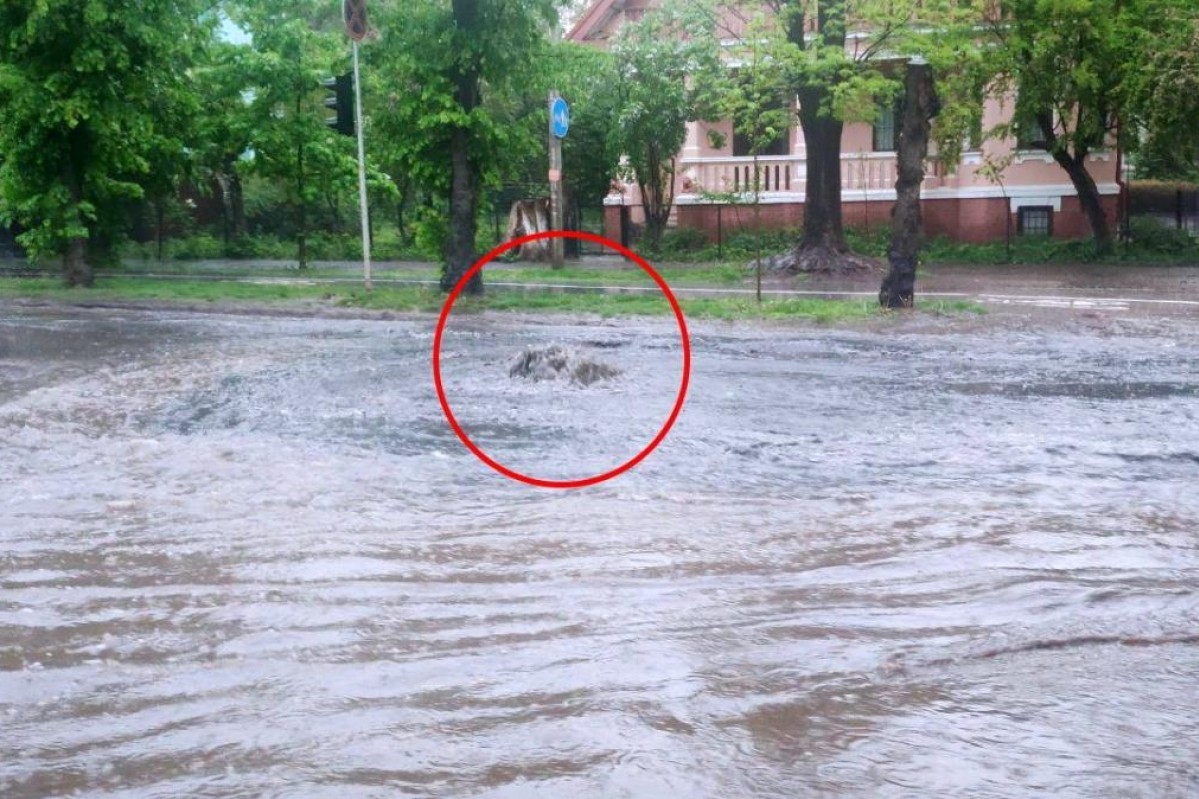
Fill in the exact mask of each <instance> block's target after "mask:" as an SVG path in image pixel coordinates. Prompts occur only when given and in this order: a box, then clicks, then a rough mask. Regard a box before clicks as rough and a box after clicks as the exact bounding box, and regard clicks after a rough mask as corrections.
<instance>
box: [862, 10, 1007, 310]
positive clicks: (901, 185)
mask: <svg viewBox="0 0 1199 799" xmlns="http://www.w3.org/2000/svg"><path fill="white" fill-rule="evenodd" d="M984 13H985V6H983V5H982V4H981V3H972V2H967V1H961V0H959V1H958V2H946V3H938V2H932V1H931V0H930V1H929V2H925V3H923V4H921V6H920V7H919V8H918V9H914V10H913V11H912V14H913V16H912V18H911V19H910V21H909V22H908V23H907V28H908V31H907V32H906V33H905V34H904V35H903V36H902V38H901V40H900V41H897V45H898V46H899V47H901V48H902V50H901V52H906V54H907V59H906V62H905V63H904V64H903V66H902V67H901V69H902V75H903V90H902V92H901V93H900V95H899V98H898V100H899V101H898V104H897V110H896V118H897V131H896V166H897V169H896V173H897V174H896V181H895V195H896V201H895V205H894V207H893V208H892V211H891V242H890V247H889V249H888V252H887V260H888V264H889V269H888V272H887V274H886V276H885V277H884V278H883V283H882V286H881V288H880V289H879V304H880V305H882V306H883V307H884V308H911V307H913V306H914V304H915V301H916V266H917V264H918V262H919V254H920V247H921V246H922V244H923V240H924V224H923V218H922V214H921V209H920V191H921V187H922V185H923V183H924V177H925V164H926V161H927V160H928V157H929V139H930V136H931V135H932V134H933V132H934V130H933V121H934V119H935V120H936V128H935V134H936V143H937V158H938V160H939V161H940V164H941V167H942V169H944V170H945V171H946V172H952V171H953V170H955V169H956V168H957V166H958V163H959V162H960V160H961V151H962V146H963V143H964V142H966V141H970V140H973V141H980V140H981V137H982V134H981V131H982V108H983V96H984V92H985V84H986V80H987V77H986V71H985V69H983V63H984V62H985V53H984V51H983V49H982V48H981V47H980V46H979V41H978V33H977V31H978V30H979V27H980V25H981V23H982V22H983V20H984Z"/></svg>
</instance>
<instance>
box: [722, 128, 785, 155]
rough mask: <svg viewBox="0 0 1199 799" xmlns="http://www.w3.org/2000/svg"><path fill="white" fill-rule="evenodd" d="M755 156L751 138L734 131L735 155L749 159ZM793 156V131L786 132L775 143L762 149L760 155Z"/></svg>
mask: <svg viewBox="0 0 1199 799" xmlns="http://www.w3.org/2000/svg"><path fill="white" fill-rule="evenodd" d="M753 154H754V150H753V147H752V146H751V141H750V137H749V136H746V135H745V134H744V133H739V132H737V131H733V155H735V156H742V157H748V156H751V155H753ZM790 154H791V131H790V130H784V131H783V132H782V133H780V134H779V135H778V136H777V137H776V138H775V139H774V141H772V142H770V144H767V145H766V146H765V147H763V148H762V151H761V152H759V153H758V155H790Z"/></svg>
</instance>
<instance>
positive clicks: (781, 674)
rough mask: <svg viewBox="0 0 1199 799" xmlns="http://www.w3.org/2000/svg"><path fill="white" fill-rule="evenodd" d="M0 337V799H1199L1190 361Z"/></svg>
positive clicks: (659, 326) (979, 333) (1198, 497)
mask: <svg viewBox="0 0 1199 799" xmlns="http://www.w3.org/2000/svg"><path fill="white" fill-rule="evenodd" d="M0 310H2V312H0V796H3V797H6V799H24V798H25V797H50V796H71V795H85V796H104V797H110V796H111V797H159V796H162V797H174V796H213V797H226V796H227V797H234V796H245V797H259V796H278V797H324V796H330V797H333V796H335V797H338V799H347V798H348V797H368V796H369V797H392V796H429V797H467V796H469V797H493V798H495V799H499V798H501V797H502V798H504V799H511V798H513V797H522V798H523V797H562V796H572V797H580V799H581V798H583V797H647V798H656V797H667V796H680V797H777V798H778V799H782V798H783V797H863V798H865V797H917V796H919V797H925V796H928V797H947V796H963V797H967V796H968V797H1013V798H1015V797H1029V796H1055V797H1194V796H1199V766H1197V765H1196V764H1197V763H1199V711H1197V710H1196V709H1195V703H1194V702H1193V701H1192V699H1191V697H1193V696H1194V695H1195V693H1196V690H1197V688H1199V493H1197V492H1196V490H1195V487H1196V486H1197V485H1199V335H1197V334H1199V322H1197V321H1196V320H1195V319H1193V318H1188V317H1174V318H1161V319H1147V318H1145V317H1144V315H1140V316H1133V317H1129V318H1124V317H1121V316H1119V315H1117V314H1113V313H1106V312H1105V313H1100V314H1098V315H1077V316H1074V317H1071V319H1072V321H1070V322H1069V323H1058V324H1052V325H1047V324H1044V320H1043V319H1042V318H1040V317H1036V316H1021V315H1014V314H1013V315H1010V316H1007V317H1004V318H1003V319H1002V320H995V319H984V320H976V321H972V322H968V323H967V322H962V323H958V322H954V321H948V322H943V323H942V322H931V323H920V324H912V325H906V324H900V325H883V326H878V327H872V328H871V329H858V330H830V329H820V328H809V327H801V326H781V325H744V324H742V325H725V324H697V325H693V326H692V333H693V342H692V343H693V348H694V352H693V355H694V372H693V375H692V385H691V391H690V394H689V397H688V399H687V404H686V406H685V409H684V412H683V414H682V416H681V417H680V419H679V421H678V424H677V425H676V427H675V429H674V431H673V432H672V433H671V435H670V436H669V437H668V438H667V439H666V440H665V442H664V443H663V444H662V446H661V447H660V448H659V449H658V450H657V451H656V452H654V453H653V454H652V455H651V456H650V457H649V458H647V459H646V460H645V461H644V463H642V464H641V465H640V466H639V467H638V468H636V469H635V470H634V471H632V472H631V473H629V474H627V475H624V476H622V477H620V478H618V479H616V480H614V481H611V482H608V483H605V484H603V485H600V486H596V487H593V488H589V489H584V490H579V491H566V492H563V491H547V490H544V489H534V488H530V487H527V486H523V485H520V484H517V483H515V482H513V481H511V480H508V479H507V478H504V477H501V476H500V475H497V474H495V473H494V472H492V471H490V470H489V469H488V468H487V467H485V466H484V465H483V464H481V463H480V462H479V461H478V460H476V459H475V458H474V456H472V455H471V454H470V453H469V452H467V451H466V449H465V448H464V447H463V446H462V444H461V443H460V442H458V440H457V439H456V438H455V437H454V435H453V433H452V432H451V431H450V430H449V428H448V426H447V425H446V423H445V421H444V418H443V416H442V413H441V410H440V407H439V405H438V402H437V399H436V396H435V394H434V391H433V386H432V382H431V377H430V347H431V343H432V335H433V324H432V320H431V319H428V318H415V319H410V320H390V321H377V320H375V321H372V320H355V319H303V318H295V319H286V318H256V317H250V316H246V317H234V316H217V315H202V314H188V313H181V312H168V311H159V312H137V311H113V310H106V311H105V310H80V309H63V308H40V309H39V308H18V307H16V306H4V307H3V308H2V309H0ZM555 343H556V344H562V345H565V346H567V347H569V348H571V350H572V351H574V352H576V353H580V354H582V355H585V356H586V357H588V358H592V359H594V360H595V361H596V362H599V363H603V364H606V365H610V366H611V367H613V368H614V369H618V370H619V371H620V374H619V375H618V376H616V377H614V378H613V379H610V380H604V381H601V382H598V383H595V384H592V385H590V386H587V387H581V386H579V385H572V384H570V383H569V382H555V381H540V382H530V381H522V380H517V379H513V377H511V376H510V375H509V369H510V366H511V364H512V362H513V359H514V358H515V357H516V356H517V355H518V354H519V353H520V352H521V351H523V349H524V348H526V347H530V346H541V345H546V344H555ZM444 355H445V358H444V362H443V369H444V375H445V380H446V385H447V389H448V391H449V398H450V402H451V405H452V406H453V409H454V412H455V414H456V416H457V417H458V418H459V419H460V420H461V421H462V422H463V424H464V426H465V427H466V429H467V431H468V432H469V434H470V435H471V436H472V438H473V439H474V440H475V441H476V443H478V444H480V446H483V447H484V448H485V449H486V450H487V451H488V452H489V453H490V454H492V455H493V456H494V457H496V458H497V459H498V460H500V461H501V462H503V463H505V464H507V465H509V466H511V467H513V468H517V469H520V470H524V471H526V472H529V473H533V474H536V475H538V476H543V477H547V478H573V477H578V476H580V475H584V474H588V473H591V472H594V471H598V470H603V469H605V468H610V467H611V466H613V465H615V464H616V463H617V462H619V461H621V460H623V459H626V458H628V457H630V456H631V455H633V454H635V453H636V452H637V451H638V450H639V449H640V448H641V447H642V446H643V445H644V443H645V442H646V441H648V439H649V438H650V437H652V435H653V434H654V432H655V431H656V430H657V429H658V427H659V426H660V425H661V423H662V421H663V420H664V418H665V416H666V414H667V413H668V411H669V408H670V405H671V402H672V401H673V399H674V392H675V391H677V388H678V384H679V377H680V369H681V362H680V361H681V359H680V348H679V340H678V335H677V331H676V329H675V328H674V326H673V324H672V322H670V321H668V320H650V321H646V320H636V321H628V320H606V321H600V320H591V321H585V322H572V321H570V320H566V319H554V318H548V317H546V318H538V319H528V318H521V317H516V316H504V315H492V314H486V315H476V316H472V317H463V318H461V319H457V318H456V319H455V320H454V322H453V324H452V327H451V329H450V331H449V332H448V333H447V338H446V343H445V346H444Z"/></svg>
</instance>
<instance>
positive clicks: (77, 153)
mask: <svg viewBox="0 0 1199 799" xmlns="http://www.w3.org/2000/svg"><path fill="white" fill-rule="evenodd" d="M87 146H88V143H87V130H86V129H85V127H84V126H82V125H80V126H79V127H76V128H74V129H73V130H72V131H71V150H70V152H69V153H68V155H67V159H66V163H65V165H64V167H63V182H64V183H65V184H66V187H67V191H68V192H70V195H71V203H72V205H74V206H75V209H76V213H78V208H79V206H80V205H81V204H82V203H83V168H82V165H83V164H84V163H86V157H87V154H86V149H87ZM62 279H63V282H64V283H65V284H66V285H67V286H69V287H71V288H75V287H83V288H91V287H92V286H93V285H94V284H95V282H96V276H95V275H94V274H93V273H92V266H91V264H90V263H88V260H87V237H86V236H74V237H72V238H71V239H69V240H68V241H67V246H66V249H65V250H64V251H63V255H62Z"/></svg>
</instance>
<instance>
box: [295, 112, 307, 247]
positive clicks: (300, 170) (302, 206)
mask: <svg viewBox="0 0 1199 799" xmlns="http://www.w3.org/2000/svg"><path fill="white" fill-rule="evenodd" d="M301 100H302V97H301V96H300V95H299V94H298V93H297V94H296V117H297V118H298V117H299V116H300V113H301V112H302V111H303V106H302V105H301ZM304 181H305V177H304V141H303V139H301V140H300V141H298V142H297V143H296V260H297V261H298V262H299V268H300V269H307V268H308V199H307V197H305V196H304Z"/></svg>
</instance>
